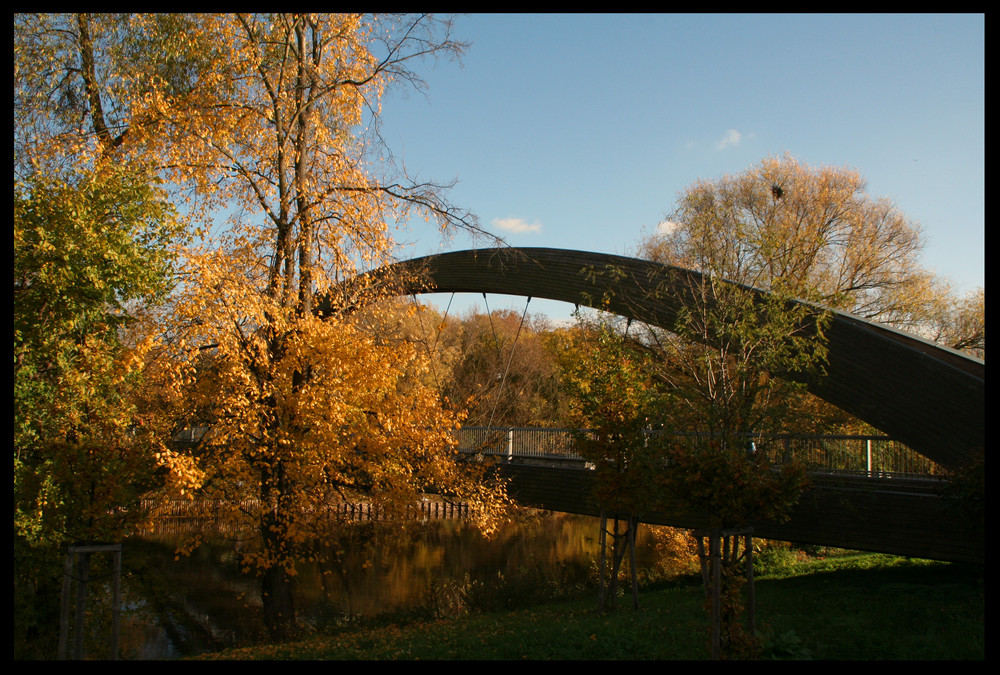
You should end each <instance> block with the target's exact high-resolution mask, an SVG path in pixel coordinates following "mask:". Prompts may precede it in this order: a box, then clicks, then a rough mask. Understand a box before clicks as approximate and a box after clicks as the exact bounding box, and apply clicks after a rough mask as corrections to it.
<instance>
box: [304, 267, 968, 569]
mask: <svg viewBox="0 0 1000 675" xmlns="http://www.w3.org/2000/svg"><path fill="white" fill-rule="evenodd" d="M700 279H701V276H700V275H699V273H697V272H694V271H692V270H686V269H683V268H678V267H672V266H669V265H664V264H661V263H655V262H650V261H645V260H639V259H635V258H628V257H623V256H616V255H609V254H602V253H589V252H584V251H568V250H561V249H542V248H497V249H485V250H468V251H456V252H452V253H443V254H439V255H432V256H427V257H424V258H418V259H414V260H408V261H404V262H400V263H396V264H394V265H390V266H388V267H386V268H383V269H380V270H376V271H374V272H371V273H369V274H367V275H362V276H361V277H359V278H357V279H355V280H353V285H350V286H344V287H342V288H341V290H340V293H342V295H338V296H336V297H334V296H331V297H330V298H329V299H328V300H327V301H326V303H321V305H320V307H319V308H318V309H319V311H321V312H327V311H332V309H333V306H334V305H336V306H341V307H343V306H348V305H349V304H352V303H354V302H359V301H360V300H359V299H358V298H357V297H354V294H356V293H357V294H360V293H361V292H362V290H361V289H362V288H366V287H371V286H373V285H376V286H377V285H389V287H390V288H391V289H392V290H393V291H394V292H395V293H396V294H398V295H409V294H419V293H440V292H444V293H498V294H505V295H520V296H525V297H535V298H547V299H551V300H559V301H563V302H568V303H573V304H576V305H583V306H589V307H594V308H597V309H602V310H607V311H611V312H614V313H617V314H619V315H622V316H625V317H628V318H631V319H634V320H636V321H641V322H644V323H647V324H650V325H653V326H660V327H669V326H670V325H671V323H672V322H673V320H674V318H675V317H676V315H677V312H678V310H679V309H680V308H681V307H682V306H683V302H684V298H685V293H687V292H689V291H690V289H692V288H694V287H696V286H697V284H698V282H699V281H700ZM726 283H728V282H726ZM751 290H753V292H755V293H759V294H762V296H763V295H764V294H765V293H766V292H765V291H761V290H758V289H751ZM802 304H807V303H802ZM812 307H813V308H815V309H816V310H817V311H827V312H829V313H830V316H831V317H832V319H831V324H830V325H829V327H828V328H827V329H826V337H827V340H828V342H827V347H828V357H827V358H828V362H827V367H826V375H825V377H823V378H822V379H820V380H816V381H806V382H805V383H806V385H807V386H808V388H809V390H810V391H811V392H812V393H814V394H815V395H817V396H819V397H820V398H822V399H824V400H826V401H828V402H830V403H831V404H833V405H835V406H837V407H838V408H840V409H842V410H845V411H847V412H849V413H851V414H852V415H854V416H856V417H858V418H859V419H861V420H864V421H865V422H868V423H869V424H871V425H872V426H873V427H875V428H877V429H879V430H881V431H882V432H883V433H885V434H887V435H888V436H890V437H892V438H895V439H897V440H899V441H900V442H902V443H904V444H905V445H907V446H909V447H910V448H912V449H913V450H915V451H916V452H918V453H920V454H922V455H924V456H925V457H927V458H929V459H931V460H932V461H934V462H936V463H937V464H939V465H941V466H943V467H946V468H959V467H961V466H962V465H963V464H965V463H966V462H967V461H969V460H972V459H974V458H975V457H976V456H977V455H978V453H980V452H982V451H983V450H984V447H985V385H986V376H985V363H984V361H983V360H981V359H977V358H973V357H970V356H967V355H965V354H962V353H960V352H957V351H955V350H951V349H946V348H943V347H940V346H938V345H935V344H933V343H931V342H929V341H926V340H923V339H921V338H919V337H916V336H914V335H910V334H907V333H904V332H902V331H898V330H894V329H892V328H888V327H886V326H882V325H879V324H877V323H874V322H871V321H867V320H865V319H862V318H860V317H857V316H853V315H851V314H849V313H846V312H841V311H836V310H830V309H827V308H821V307H816V306H812ZM776 375H779V376H780V375H782V374H781V373H776ZM793 379H794V377H793ZM503 470H504V472H505V473H506V474H507V475H508V476H509V477H510V478H511V485H512V487H513V488H514V496H515V497H516V498H518V500H519V501H520V502H521V503H524V504H527V505H532V506H538V507H540V508H547V509H551V510H558V511H567V512H571V513H583V514H590V515H596V514H597V513H599V507H598V506H597V505H596V504H594V503H593V500H592V499H590V497H589V495H590V494H591V488H592V487H593V480H594V477H593V472H592V471H587V470H584V469H566V468H559V467H539V466H525V465H516V464H515V465H509V466H507V467H506V468H504V469H503ZM947 502H948V500H945V499H942V498H941V496H940V490H939V486H934V485H931V486H928V485H927V484H924V483H921V482H920V481H917V482H913V481H900V480H895V481H885V480H883V481H877V480H872V479H866V478H856V479H849V480H848V479H844V478H838V479H831V480H827V481H822V480H821V481H819V482H816V481H814V483H813V486H812V488H811V489H810V490H809V491H808V492H807V493H806V494H805V495H804V496H803V498H802V500H801V501H800V503H799V505H798V506H797V508H796V509H795V511H794V512H793V514H792V519H791V520H790V521H789V522H788V523H784V524H775V523H754V527H755V532H756V534H757V536H761V537H765V538H772V539H780V540H786V541H802V542H811V543H819V544H828V545H834V546H842V547H845V548H857V549H862V550H873V551H886V552H891V553H898V554H902V555H911V556H919V557H929V558H938V559H943V560H963V561H973V562H982V561H983V559H984V535H983V533H982V531H981V529H977V526H975V525H970V523H968V522H966V520H967V519H965V518H964V517H963V515H962V514H961V513H960V512H956V511H954V510H953V509H952V508H951V505H950V504H949V503H947ZM643 520H645V521H646V522H651V523H659V524H666V525H674V526H679V527H700V526H702V517H701V516H700V515H699V514H697V513H686V512H684V510H683V508H682V507H680V506H678V507H677V508H675V509H671V510H670V512H669V513H662V514H645V515H644V517H643Z"/></svg>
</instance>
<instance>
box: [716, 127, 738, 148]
mask: <svg viewBox="0 0 1000 675" xmlns="http://www.w3.org/2000/svg"><path fill="white" fill-rule="evenodd" d="M742 138H743V134H741V133H740V132H738V131H736V129H730V130H729V131H727V132H726V135H725V136H723V137H722V140H720V141H719V142H718V143H716V144H715V149H716V150H725V149H726V148H728V147H729V146H731V145H739V144H740V140H742Z"/></svg>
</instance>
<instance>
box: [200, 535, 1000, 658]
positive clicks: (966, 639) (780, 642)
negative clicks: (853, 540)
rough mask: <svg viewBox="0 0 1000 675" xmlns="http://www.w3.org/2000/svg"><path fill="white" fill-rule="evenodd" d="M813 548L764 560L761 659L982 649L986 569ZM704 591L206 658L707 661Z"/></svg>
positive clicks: (459, 612)
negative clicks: (605, 608) (609, 608)
mask: <svg viewBox="0 0 1000 675" xmlns="http://www.w3.org/2000/svg"><path fill="white" fill-rule="evenodd" d="M812 553H813V555H811V556H810V555H806V554H805V553H804V552H802V551H797V550H795V549H778V550H774V551H767V552H766V553H765V556H764V558H763V559H762V560H761V561H760V565H759V568H760V572H761V574H760V576H759V577H758V579H757V584H756V593H757V625H758V632H759V633H760V634H761V635H762V636H764V638H765V644H764V648H763V652H762V654H761V658H762V659H768V660H770V659H795V660H873V659H882V660H884V659H889V660H892V659H897V660H898V659H905V660H937V659H944V660H955V659H962V660H982V659H984V657H985V631H986V629H985V594H984V585H983V575H982V569H981V568H977V567H970V566H966V565H958V564H948V563H940V562H933V561H926V560H913V559H907V558H900V557H895V556H886V555H872V554H856V553H845V552H828V551H813V552H812ZM511 581H512V583H513V580H511ZM524 585H525V582H524V580H523V579H521V580H518V581H517V582H516V583H514V586H516V588H514V587H508V588H507V589H506V590H507V591H510V592H512V593H513V595H517V596H519V597H523V598H528V597H531V593H530V591H527V589H525V588H524ZM495 590H496V591H497V592H498V593H499V592H502V591H503V589H502V588H501V587H497V589H495ZM485 595H488V594H484V593H483V591H482V589H480V593H479V596H480V597H479V598H478V600H477V602H478V604H480V605H482V606H484V607H485V606H489V604H490V600H489V598H488V597H485ZM545 595H548V596H549V597H551V594H545ZM704 597H705V596H704V590H703V589H702V587H701V584H700V580H698V579H696V578H685V579H681V580H678V581H674V582H672V583H664V582H662V581H660V582H658V583H650V584H647V585H646V587H645V588H644V589H643V591H642V593H641V595H640V606H639V609H638V610H637V611H634V610H632V609H631V606H630V603H628V602H622V603H620V609H619V610H618V611H617V612H614V613H601V612H599V611H598V610H597V603H596V599H595V598H592V597H586V598H581V597H575V598H566V599H554V600H549V601H547V602H544V604H531V603H527V602H526V603H525V604H524V605H522V606H519V607H517V608H514V609H505V610H494V611H479V610H476V609H469V608H468V607H467V606H466V607H464V608H463V606H462V603H461V602H457V601H453V602H452V603H451V605H450V607H449V608H444V607H442V606H440V605H439V606H438V607H437V609H436V610H430V609H429V610H428V611H426V612H418V613H411V614H408V615H406V616H391V617H383V618H380V619H376V620H368V621H364V622H346V623H345V625H343V626H340V627H336V628H329V629H327V630H324V631H322V632H317V633H316V634H315V635H312V636H310V637H309V638H307V639H303V640H300V641H295V642H287V643H283V644H274V645H263V646H258V647H253V648H246V649H239V650H230V651H225V652H220V653H216V654H212V655H206V656H205V657H203V658H214V659H251V660H252V659H288V660H309V659H340V660H354V659H358V660H382V659H414V660H416V659H419V660H462V659H470V660H471V659H518V660H521V659H528V660H549V659H591V660H593V659H609V660H610V659H622V660H625V659H660V660H681V659H691V660H695V659H697V660H701V659H706V658H707V657H708V654H709V651H708V647H707V645H708V638H709V631H708V620H707V615H706V613H705V611H704V608H703V605H704ZM467 604H469V603H466V605H467ZM501 604H503V603H501ZM622 606H624V607H623V608H622Z"/></svg>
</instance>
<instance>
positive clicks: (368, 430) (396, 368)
mask: <svg viewBox="0 0 1000 675" xmlns="http://www.w3.org/2000/svg"><path fill="white" fill-rule="evenodd" d="M21 24H22V26H24V27H25V34H26V35H28V33H29V31H28V30H27V29H28V28H32V31H30V38H29V37H26V38H25V39H24V40H23V43H24V44H25V45H26V46H30V47H31V49H32V50H34V53H36V54H44V55H45V56H46V58H47V59H48V61H47V62H46V63H48V64H50V65H48V66H45V67H36V66H34V65H32V64H30V63H28V62H27V61H25V63H22V64H21V65H19V66H17V68H20V71H17V72H19V73H21V74H22V77H21V81H24V82H28V81H31V82H34V83H35V86H33V87H26V88H25V91H26V92H29V93H30V92H33V93H34V94H36V96H35V97H34V98H33V99H32V101H33V104H34V108H35V109H39V110H43V111H44V112H45V113H46V114H45V115H44V116H42V117H40V118H39V120H40V121H39V122H38V123H32V124H31V125H30V126H28V127H26V128H25V131H24V132H23V133H21V134H20V136H19V137H18V138H17V139H16V142H18V143H21V144H22V145H23V147H26V148H31V149H32V152H33V154H32V156H31V157H30V158H28V160H30V161H28V160H26V161H25V162H24V163H23V164H24V166H27V167H29V168H28V169H27V170H32V168H31V167H39V166H43V165H46V166H59V165H62V166H65V165H66V162H65V161H62V162H60V161H57V160H59V159H61V158H65V157H67V156H69V155H71V154H73V153H77V154H80V158H81V159H84V160H85V161H89V162H93V163H101V162H134V163H137V164H138V165H141V166H143V167H145V168H146V169H147V170H148V171H149V172H150V174H151V175H157V176H160V177H162V178H163V179H164V180H165V181H166V183H167V185H169V186H171V188H172V190H173V192H172V194H173V197H174V199H175V203H176V204H177V206H178V209H179V210H180V211H181V212H183V213H184V215H185V216H187V217H188V218H189V222H190V223H191V228H192V233H193V234H194V236H195V240H194V241H193V242H192V244H191V245H189V246H185V247H183V248H182V249H181V250H180V255H181V259H182V261H183V268H182V269H181V271H180V275H179V277H178V281H179V284H178V286H177V289H176V291H175V293H174V294H173V296H172V297H171V299H170V302H169V304H168V305H167V306H166V307H165V310H164V312H163V313H162V316H161V321H160V323H159V330H160V332H161V333H160V336H161V338H162V341H161V343H160V348H159V350H158V351H157V352H156V358H155V359H154V360H151V361H150V363H149V366H148V368H147V376H149V377H150V378H154V381H155V383H156V384H157V386H158V398H157V402H158V404H159V405H160V406H162V410H161V413H162V416H163V417H164V418H165V419H169V420H173V421H174V422H175V428H178V429H179V428H182V427H183V426H185V425H187V426H210V427H211V429H212V431H211V433H210V434H208V435H207V436H206V437H205V438H204V439H203V440H202V442H201V444H200V445H199V447H197V448H195V449H193V450H192V451H191V452H186V451H180V450H178V449H176V448H173V447H169V446H166V445H164V446H163V447H162V448H161V449H160V451H159V452H158V455H157V459H158V462H159V463H160V464H161V466H163V467H164V468H165V469H166V470H167V471H168V473H169V481H168V488H169V491H168V493H167V495H166V496H169V495H171V494H172V495H175V496H179V497H184V498H191V497H193V496H194V495H198V496H200V497H206V498H221V499H222V500H223V504H226V505H228V506H227V507H224V508H225V509H226V510H227V511H228V512H229V513H228V515H230V516H231V517H233V518H238V519H242V520H243V521H245V522H246V523H247V524H248V525H249V526H251V527H253V528H254V529H255V530H256V532H257V534H258V537H259V540H258V543H259V545H258V546H257V547H256V549H255V550H254V551H253V553H252V554H251V555H249V556H247V557H246V558H245V560H246V562H247V564H248V567H249V569H251V570H253V571H256V572H258V573H259V574H260V577H261V581H262V597H263V606H264V619H265V623H266V626H267V628H268V629H269V631H270V633H271V635H272V636H273V637H276V638H282V637H285V636H287V635H289V634H290V633H291V631H292V630H293V629H294V626H295V622H296V621H295V608H294V601H293V597H292V581H293V578H294V575H295V573H296V564H297V563H298V562H300V561H302V560H304V559H305V560H308V559H309V558H310V556H311V555H312V551H313V549H312V548H311V545H312V544H313V543H315V542H316V541H317V540H318V539H320V538H321V537H322V536H323V534H324V531H325V530H324V528H325V527H326V526H327V524H328V520H327V519H326V518H325V517H324V516H323V510H324V508H323V507H324V506H325V505H327V504H329V503H330V501H331V500H337V499H355V498H359V497H360V496H364V497H366V498H369V499H372V500H373V501H375V502H377V503H378V504H380V505H382V506H384V507H385V508H387V509H389V510H390V511H392V510H393V509H395V510H396V511H398V510H400V509H401V508H402V506H403V505H404V504H407V503H409V502H412V501H413V500H415V499H418V498H419V496H420V494H421V493H422V491H425V490H433V491H437V492H440V493H443V494H448V495H452V496H454V497H455V498H461V499H465V500H467V501H470V502H472V504H473V511H474V513H475V514H477V517H478V518H479V523H480V524H481V525H482V526H483V527H484V528H485V529H489V527H490V526H491V524H492V523H494V522H495V519H496V517H497V514H498V512H499V510H500V509H502V507H503V504H504V496H503V491H502V489H501V488H500V487H499V486H495V485H492V484H489V483H488V482H487V481H485V479H484V478H483V476H482V471H481V469H482V467H478V466H476V465H473V464H470V463H466V462H462V461H461V460H460V458H459V457H458V456H457V455H456V453H455V452H454V451H453V448H454V442H453V440H452V437H451V435H450V433H449V432H450V430H451V429H453V428H454V427H455V426H456V425H457V424H458V423H459V422H460V420H461V415H460V413H459V412H456V411H452V410H448V409H446V408H445V407H444V406H443V405H442V401H441V399H440V398H439V397H438V396H437V395H436V392H434V391H433V390H432V389H431V388H430V387H428V386H427V385H426V380H427V378H426V377H423V378H421V374H422V373H423V372H424V371H426V369H427V368H428V363H427V359H426V357H425V356H424V355H423V354H422V353H421V352H420V350H419V349H417V348H416V347H415V346H413V345H409V344H406V343H400V342H398V341H394V340H388V339H385V336H383V335H380V334H379V333H378V332H372V331H370V330H366V329H365V326H366V325H374V324H375V323H377V322H371V321H366V322H356V321H354V317H355V315H356V314H355V311H356V309H357V307H358V306H359V304H363V305H365V306H367V307H368V308H369V312H370V311H374V310H372V308H375V307H377V306H378V300H380V299H381V298H382V297H384V295H385V291H384V290H379V291H376V290H374V289H358V288H356V287H352V291H351V297H350V299H349V300H350V301H349V302H348V299H347V298H346V297H345V295H344V293H343V289H344V288H345V285H344V282H346V281H347V280H348V279H351V278H352V277H353V276H354V275H355V274H356V273H357V272H358V271H361V270H365V269H368V268H372V267H376V266H379V265H381V264H383V263H386V262H388V261H390V260H392V259H393V257H394V256H395V255H396V254H397V247H396V243H395V241H394V238H393V231H392V224H393V223H403V222H407V220H408V219H409V218H410V217H411V216H414V217H415V216H420V217H423V218H424V219H426V220H428V221H431V222H434V223H435V224H436V225H437V226H439V227H440V228H441V229H442V230H449V229H452V228H456V227H458V228H466V229H468V230H471V231H476V232H478V231H479V230H478V226H477V224H476V221H475V219H474V218H473V217H472V216H471V215H470V214H468V213H466V212H464V211H461V210H456V209H454V208H453V207H451V206H450V205H449V204H448V202H447V201H446V200H445V199H444V198H443V196H442V194H443V193H442V189H443V187H444V186H440V185H433V184H428V183H417V182H413V181H410V180H409V179H408V178H407V177H406V176H405V174H403V173H400V172H399V171H397V170H395V169H394V168H393V167H392V166H391V165H387V164H384V163H381V162H380V161H379V159H380V153H381V152H382V151H383V150H384V148H383V147H382V146H381V145H380V144H379V142H378V141H379V137H378V134H377V132H378V121H379V113H380V108H379V106H380V100H381V95H382V93H383V91H384V90H385V88H386V87H388V86H397V85H401V86H418V87H419V86H420V85H421V84H422V83H421V80H420V78H419V77H418V75H417V74H416V71H415V70H414V66H415V65H416V64H417V62H418V61H419V60H421V59H424V58H434V57H448V58H450V57H455V56H458V55H459V54H460V53H461V51H462V49H463V47H464V45H462V44H461V43H459V42H457V41H456V40H454V39H453V37H452V36H451V33H450V24H448V22H446V21H441V20H439V19H437V18H435V17H431V16H424V15H419V16H399V17H370V16H361V15H305V14H266V15H264V14H252V15H251V14H222V15H217V14H196V15H172V14H171V15H129V16H108V15H98V16H93V17H91V16H87V15H63V16H60V17H55V18H53V17H48V16H43V17H41V18H38V17H37V16H36V17H23V18H22V21H21ZM38 26H42V29H41V30H34V29H35V28H37V27H38ZM26 53H27V51H26ZM29 76H30V77H29ZM44 83H51V84H53V85H55V84H58V87H56V88H52V87H49V88H48V89H45V88H44V87H40V85H41V84H44ZM57 91H66V92H72V93H67V94H66V95H62V94H61V93H60V94H58V95H55V92H57ZM25 96H26V95H25ZM81 120H86V122H87V123H82V122H81ZM39 138H45V139H47V140H48V145H44V144H41V143H39V142H38V139H39ZM50 149H51V151H50ZM81 153H85V154H81ZM78 161H79V160H78ZM369 316H370V315H369ZM248 498H249V499H248ZM238 503H241V504H243V508H239V507H238V506H237V504H238ZM247 504H252V505H253V506H251V507H246V505H247Z"/></svg>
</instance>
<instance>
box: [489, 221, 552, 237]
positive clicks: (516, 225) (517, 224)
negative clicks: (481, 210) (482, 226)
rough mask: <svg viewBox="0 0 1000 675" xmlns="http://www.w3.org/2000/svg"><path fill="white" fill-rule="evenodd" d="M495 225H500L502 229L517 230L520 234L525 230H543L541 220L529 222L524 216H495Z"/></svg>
mask: <svg viewBox="0 0 1000 675" xmlns="http://www.w3.org/2000/svg"><path fill="white" fill-rule="evenodd" d="M493 225H494V227H499V228H500V229H501V230H507V231H508V232H516V233H518V234H521V233H524V232H541V231H542V224H541V223H539V222H537V221H536V222H534V223H527V222H525V220H524V219H523V218H494V219H493Z"/></svg>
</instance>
